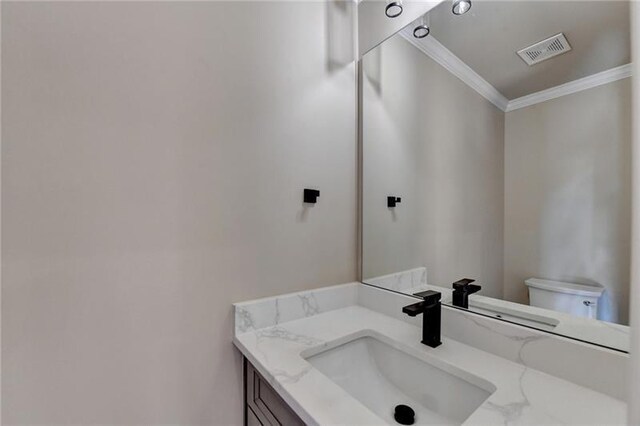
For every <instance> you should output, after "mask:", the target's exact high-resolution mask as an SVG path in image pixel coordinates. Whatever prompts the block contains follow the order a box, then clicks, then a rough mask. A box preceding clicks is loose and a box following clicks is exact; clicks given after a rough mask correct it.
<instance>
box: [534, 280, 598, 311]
mask: <svg viewBox="0 0 640 426" xmlns="http://www.w3.org/2000/svg"><path fill="white" fill-rule="evenodd" d="M525 284H526V285H527V287H528V288H529V305H531V306H536V307H539V308H545V309H551V310H554V311H559V312H565V313H568V314H571V315H575V316H579V317H585V318H594V319H595V318H597V317H598V300H599V299H600V297H601V296H602V293H603V292H604V287H602V286H600V285H598V284H594V285H588V284H578V283H568V282H562V281H552V280H544V279H541V278H529V279H527V280H525Z"/></svg>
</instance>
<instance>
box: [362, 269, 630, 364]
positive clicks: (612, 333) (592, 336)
mask: <svg viewBox="0 0 640 426" xmlns="http://www.w3.org/2000/svg"><path fill="white" fill-rule="evenodd" d="M366 282H367V283H368V284H371V285H375V286H378V287H381V288H386V289H389V290H393V291H398V292H401V293H404V294H407V295H412V294H414V293H418V292H420V291H425V290H435V291H439V292H440V293H442V303H443V304H449V305H451V304H452V301H451V299H452V289H451V288H445V287H440V286H435V285H431V284H427V269H426V268H425V267H419V268H414V269H408V270H405V271H399V272H395V273H393V274H388V275H383V276H379V277H372V278H367V279H366ZM474 302H476V303H482V304H483V305H485V306H486V307H487V308H488V309H493V310H496V311H498V312H501V311H503V312H509V311H512V312H517V313H519V314H523V315H525V316H526V315H531V316H533V317H540V318H547V319H551V320H552V322H553V323H554V324H553V325H552V326H547V325H545V324H538V325H536V324H529V323H527V322H526V321H525V322H524V323H525V325H527V324H528V325H529V326H532V327H534V328H539V329H541V330H547V331H550V332H552V333H556V334H558V335H563V336H569V337H572V338H574V339H580V340H583V341H586V342H594V343H597V344H599V345H602V346H606V347H609V348H614V349H618V350H622V351H627V352H628V351H629V344H630V343H629V342H630V328H629V327H628V326H625V325H620V324H614V323H610V322H606V321H601V320H597V319H594V318H584V317H578V316H574V315H570V314H566V313H563V312H557V311H553V310H550V309H544V308H540V307H536V306H530V305H525V304H521V303H515V302H509V301H506V300H501V299H497V298H493V297H487V296H484V295H482V294H481V293H476V294H472V295H470V296H469V303H470V304H473V303H474ZM478 308H480V307H474V306H471V307H470V309H471V310H472V311H477V312H480V313H485V312H484V311H483V310H482V308H480V309H478ZM517 313H516V314H515V315H518V314H517ZM487 314H488V315H491V313H487ZM513 321H515V322H516V323H518V322H519V321H518V320H517V319H514V320H513Z"/></svg>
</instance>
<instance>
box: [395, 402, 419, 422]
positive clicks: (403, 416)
mask: <svg viewBox="0 0 640 426" xmlns="http://www.w3.org/2000/svg"><path fill="white" fill-rule="evenodd" d="M393 418H394V419H396V422H398V423H400V424H401V425H412V424H413V423H414V422H415V421H416V412H415V411H413V408H411V407H409V406H408V405H403V404H400V405H396V409H395V410H394V412H393Z"/></svg>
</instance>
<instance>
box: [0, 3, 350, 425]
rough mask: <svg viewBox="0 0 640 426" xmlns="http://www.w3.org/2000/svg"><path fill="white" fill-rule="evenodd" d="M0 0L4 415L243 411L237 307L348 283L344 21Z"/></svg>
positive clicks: (203, 418)
mask: <svg viewBox="0 0 640 426" xmlns="http://www.w3.org/2000/svg"><path fill="white" fill-rule="evenodd" d="M342 6H343V7H342V8H341V9H340V10H341V11H342V12H340V13H349V7H347V6H345V5H342ZM2 8H3V16H2V43H3V44H2V49H3V51H2V66H3V69H2V86H3V92H2V112H3V117H2V119H3V126H2V139H3V144H2V160H3V164H2V205H3V212H2V213H3V214H2V228H3V235H2V249H3V252H2V282H3V288H2V337H3V342H2V343H3V344H2V362H3V365H2V367H3V375H2V397H3V398H2V404H3V406H2V408H3V416H4V418H3V423H4V424H17V423H23V424H37V423H40V424H71V423H74V424H97V423H100V424H131V425H133V424H181V425H186V424H240V423H241V419H242V409H241V380H242V376H241V368H240V367H241V364H240V357H239V356H238V354H237V352H236V351H235V350H234V348H233V346H232V343H231V338H232V308H231V303H232V302H234V301H240V300H245V299H250V298H256V297H261V296H268V295H274V294H278V293H284V292H290V291H294V290H301V289H305V288H312V287H318V286H323V285H328V284H336V283H341V282H346V281H350V280H353V279H355V277H356V272H355V269H356V259H355V257H356V146H355V102H354V93H355V75H354V72H355V70H354V66H353V65H349V66H347V67H342V66H341V65H340V64H339V63H337V62H336V61H335V58H331V57H330V56H331V55H330V54H331V52H330V47H331V45H332V43H333V42H335V40H334V41H333V42H332V41H331V40H329V37H328V31H329V30H330V26H331V24H332V22H335V21H332V19H333V18H335V16H333V17H332V15H331V11H330V10H329V6H328V5H327V4H325V3H324V2H285V3H273V2H269V3H265V2H255V3H250V2H234V3H223V2H184V3H182V2H161V3H157V2H140V3H134V2H126V3H125V2H113V3H99V2H75V3H73V2H71V3H60V2H50V3H46V2H45V3H34V2H22V3H3V5H2ZM339 18H340V17H339ZM348 21H349V19H344V20H343V22H348ZM345 43H350V42H349V41H345ZM334 44H335V43H334ZM342 45H343V46H344V45H345V44H344V43H342ZM347 45H348V44H347ZM305 186H312V187H318V188H319V189H320V190H321V191H322V195H321V197H320V202H319V204H318V205H316V206H315V207H313V208H309V209H303V207H302V203H301V201H302V200H301V198H302V189H303V188H304V187H305Z"/></svg>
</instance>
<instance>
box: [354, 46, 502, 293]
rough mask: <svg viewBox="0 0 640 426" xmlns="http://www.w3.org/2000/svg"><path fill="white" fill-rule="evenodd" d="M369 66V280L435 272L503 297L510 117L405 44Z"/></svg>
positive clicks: (435, 277) (385, 50)
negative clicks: (391, 200)
mask: <svg viewBox="0 0 640 426" xmlns="http://www.w3.org/2000/svg"><path fill="white" fill-rule="evenodd" d="M364 61H365V63H364V68H365V71H364V72H365V76H364V78H363V80H364V84H363V86H364V87H363V90H364V92H363V108H364V109H363V111H364V128H363V137H364V152H363V155H364V161H363V167H364V169H363V173H364V174H363V180H364V182H363V184H364V193H363V208H364V217H363V230H364V235H363V237H364V239H363V247H364V271H363V272H364V277H365V278H367V277H374V276H379V275H384V274H388V273H392V272H397V271H400V270H404V269H409V268H415V267H419V266H426V267H427V270H428V280H429V283H430V284H435V285H444V286H449V285H450V284H451V283H452V282H453V281H455V280H457V279H459V278H463V277H466V276H468V277H473V278H476V279H477V280H478V281H479V282H480V283H481V284H482V286H483V294H485V295H487V296H493V297H502V277H503V273H502V262H503V252H502V245H503V200H504V192H503V191H504V174H503V173H504V169H503V160H504V155H503V151H504V145H503V143H504V113H503V112H502V111H500V110H499V109H497V108H496V107H495V106H493V104H491V103H490V102H489V101H487V100H486V99H485V98H483V97H482V96H480V95H479V94H478V93H477V92H475V91H474V90H473V89H471V88H470V87H468V86H467V85H466V84H465V83H463V82H462V81H460V80H459V79H458V78H456V77H455V76H453V75H452V74H451V73H449V72H448V71H446V70H445V69H444V68H442V67H441V66H440V65H438V64H437V63H436V62H434V61H433V60H432V59H430V58H429V57H427V56H426V55H425V54H423V53H422V52H420V51H419V50H418V49H417V48H415V47H414V46H412V45H411V44H409V43H408V42H407V41H406V40H404V39H403V38H402V37H401V36H399V35H396V36H394V37H393V38H391V39H389V40H387V41H386V42H385V43H383V44H382V45H381V46H380V47H378V48H376V49H375V50H373V51H372V52H370V53H368V54H367V55H366V56H365V58H364ZM387 195H398V196H401V197H402V203H401V204H400V205H399V206H398V207H397V208H396V209H395V211H392V210H389V209H387V207H386V204H385V202H386V196H387Z"/></svg>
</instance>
